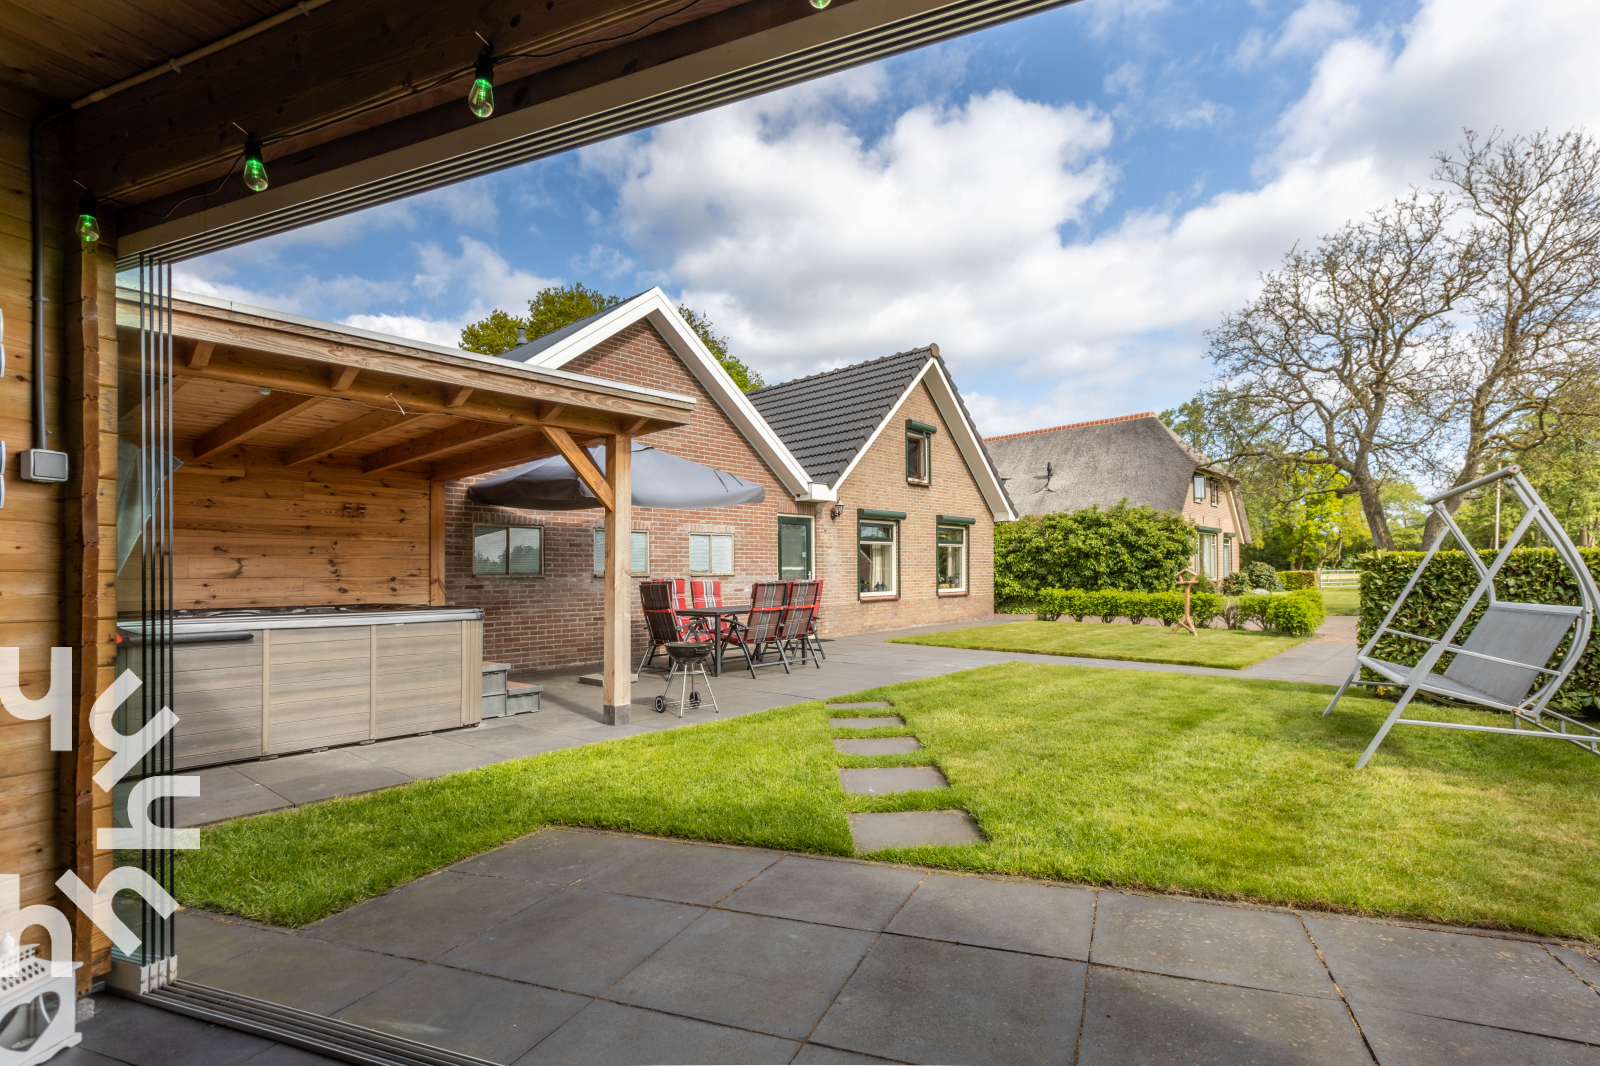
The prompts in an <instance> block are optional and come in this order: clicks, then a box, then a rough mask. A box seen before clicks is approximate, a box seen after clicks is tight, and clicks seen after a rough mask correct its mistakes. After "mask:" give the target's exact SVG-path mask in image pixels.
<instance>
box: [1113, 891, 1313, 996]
mask: <svg viewBox="0 0 1600 1066" xmlns="http://www.w3.org/2000/svg"><path fill="white" fill-rule="evenodd" d="M1091 961H1093V962H1097V963H1100V964H1102V965H1106V966H1120V967H1123V968H1124V969H1129V970H1148V971H1150V972H1152V973H1163V974H1167V975H1168V976H1170V977H1193V978H1196V979H1198V980H1203V981H1221V982H1223V983H1225V984H1230V985H1241V986H1245V987H1249V988H1264V989H1268V990H1270V991H1273V992H1293V993H1295V994H1296V995H1302V996H1322V997H1323V998H1327V999H1337V998H1338V996H1339V990H1338V989H1337V988H1336V987H1335V986H1334V983H1333V981H1332V980H1331V979H1330V978H1329V977H1328V971H1327V968H1326V967H1325V966H1323V965H1322V960H1321V959H1319V958H1317V951H1316V948H1314V947H1313V946H1312V944H1311V940H1310V939H1309V938H1308V937H1307V936H1306V931H1305V929H1304V927H1302V926H1301V924H1300V919H1299V918H1297V917H1296V916H1294V915H1293V914H1287V913H1283V912H1280V911H1265V910H1253V909H1246V908H1243V907H1225V906H1222V905H1220V904H1216V903H1205V902H1202V901H1200V900H1189V899H1179V898H1175V897H1172V896H1128V895H1123V894H1121V893H1119V892H1106V893H1102V894H1101V896H1100V908H1099V911H1098V913H1097V914H1096V915H1095V926H1094V955H1093V958H1092V959H1091Z"/></svg>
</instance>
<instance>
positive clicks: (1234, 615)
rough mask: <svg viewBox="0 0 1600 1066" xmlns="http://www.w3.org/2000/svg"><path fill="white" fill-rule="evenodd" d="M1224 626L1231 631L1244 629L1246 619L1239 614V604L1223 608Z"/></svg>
mask: <svg viewBox="0 0 1600 1066" xmlns="http://www.w3.org/2000/svg"><path fill="white" fill-rule="evenodd" d="M1222 624H1223V625H1225V626H1227V627H1228V628H1229V629H1243V628H1244V617H1243V616H1242V615H1241V614H1240V613H1239V605H1238V604H1237V603H1230V604H1228V605H1227V606H1225V607H1223V608H1222Z"/></svg>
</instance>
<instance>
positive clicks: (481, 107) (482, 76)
mask: <svg viewBox="0 0 1600 1066" xmlns="http://www.w3.org/2000/svg"><path fill="white" fill-rule="evenodd" d="M467 106H468V107H469V108H471V109H472V113H473V114H474V115H477V116H478V117H479V118H488V117H489V116H490V115H492V114H494V56H493V55H492V54H491V53H490V51H489V46H488V45H487V44H485V45H484V46H483V52H482V53H481V54H480V55H479V56H478V62H477V63H476V64H475V65H474V67H473V70H472V88H470V89H468V90H467Z"/></svg>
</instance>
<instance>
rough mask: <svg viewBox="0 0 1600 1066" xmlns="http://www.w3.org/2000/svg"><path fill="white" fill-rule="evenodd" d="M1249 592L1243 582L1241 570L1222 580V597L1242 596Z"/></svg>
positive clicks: (1248, 587) (1246, 584)
mask: <svg viewBox="0 0 1600 1066" xmlns="http://www.w3.org/2000/svg"><path fill="white" fill-rule="evenodd" d="M1249 591H1250V585H1249V583H1248V582H1247V581H1246V580H1245V576H1244V571H1243V570H1235V571H1234V572H1233V573H1231V574H1229V575H1228V576H1227V577H1224V578H1223V579H1222V594H1223V595H1224V596H1243V595H1244V594H1245V593H1246V592H1249Z"/></svg>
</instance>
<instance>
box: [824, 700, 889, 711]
mask: <svg viewBox="0 0 1600 1066" xmlns="http://www.w3.org/2000/svg"><path fill="white" fill-rule="evenodd" d="M893 706H894V704H892V703H890V702H889V701H888V700H857V701H856V702H855V703H841V702H836V701H834V700H829V701H828V710H830V711H869V710H876V709H878V708H879V707H893Z"/></svg>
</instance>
